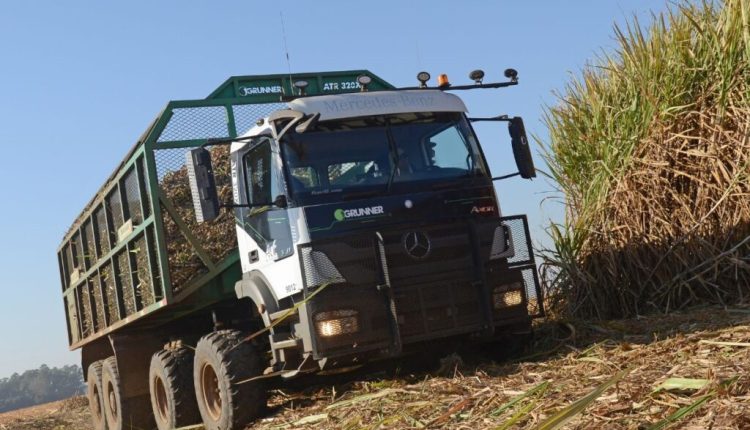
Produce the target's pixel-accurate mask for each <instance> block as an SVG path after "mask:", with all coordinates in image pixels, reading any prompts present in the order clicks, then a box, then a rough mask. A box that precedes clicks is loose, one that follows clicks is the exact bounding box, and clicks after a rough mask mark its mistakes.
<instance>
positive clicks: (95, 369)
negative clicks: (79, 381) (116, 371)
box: [86, 360, 107, 430]
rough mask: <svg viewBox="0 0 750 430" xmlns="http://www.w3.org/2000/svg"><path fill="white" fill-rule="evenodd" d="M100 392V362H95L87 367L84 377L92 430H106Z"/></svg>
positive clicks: (102, 398)
mask: <svg viewBox="0 0 750 430" xmlns="http://www.w3.org/2000/svg"><path fill="white" fill-rule="evenodd" d="M102 393H103V391H102V362H101V360H100V361H95V362H93V363H91V364H90V365H89V369H88V372H87V376H86V397H87V398H88V400H89V409H90V410H91V423H92V424H93V426H94V430H107V420H106V418H104V396H103V394H102Z"/></svg>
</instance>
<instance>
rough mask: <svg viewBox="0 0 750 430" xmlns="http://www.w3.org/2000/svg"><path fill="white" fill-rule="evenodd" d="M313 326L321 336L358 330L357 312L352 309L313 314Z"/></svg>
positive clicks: (338, 334)
mask: <svg viewBox="0 0 750 430" xmlns="http://www.w3.org/2000/svg"><path fill="white" fill-rule="evenodd" d="M315 328H316V329H317V331H318V334H319V335H320V336H322V337H332V336H340V335H342V334H350V333H356V332H358V331H359V312H357V311H355V310H352V309H344V310H338V311H328V312H321V313H319V314H316V315H315Z"/></svg>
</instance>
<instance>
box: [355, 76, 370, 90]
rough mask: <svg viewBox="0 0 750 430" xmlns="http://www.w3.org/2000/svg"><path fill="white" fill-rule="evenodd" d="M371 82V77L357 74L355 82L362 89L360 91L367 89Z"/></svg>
mask: <svg viewBox="0 0 750 430" xmlns="http://www.w3.org/2000/svg"><path fill="white" fill-rule="evenodd" d="M371 82H372V78H371V77H370V76H367V75H359V76H357V83H358V84H359V87H360V88H361V89H362V91H367V86H368V85H370V83H371Z"/></svg>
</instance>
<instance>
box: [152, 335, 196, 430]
mask: <svg viewBox="0 0 750 430" xmlns="http://www.w3.org/2000/svg"><path fill="white" fill-rule="evenodd" d="M148 385H149V392H150V393H151V409H152V410H153V412H154V419H155V420H156V427H157V428H158V429H159V430H171V429H175V428H178V427H185V426H189V425H192V424H198V423H200V421H201V416H200V413H199V412H198V405H197V404H196V403H195V386H194V385H193V351H192V350H191V349H190V348H188V347H185V346H179V347H174V348H170V349H164V350H161V351H159V352H157V353H156V354H154V355H153V357H151V365H150V367H149V372H148Z"/></svg>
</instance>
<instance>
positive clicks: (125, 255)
mask: <svg viewBox="0 0 750 430" xmlns="http://www.w3.org/2000/svg"><path fill="white" fill-rule="evenodd" d="M483 76H484V73H483V72H482V71H478V70H477V71H474V72H472V74H471V75H470V78H471V79H472V80H474V83H473V84H470V85H463V86H451V84H450V83H449V82H448V79H447V77H446V76H445V75H441V76H440V77H439V79H438V85H437V86H430V85H429V80H430V76H429V74H427V73H425V72H422V73H420V74H419V75H418V81H419V85H417V86H415V87H413V88H394V87H393V86H391V85H390V84H388V83H387V82H385V81H384V80H382V79H381V78H379V77H377V76H376V75H374V74H372V73H370V72H369V71H364V70H355V71H343V72H326V73H311V74H295V75H266V76H240V77H233V78H230V79H229V80H227V81H226V82H225V83H223V84H222V85H221V86H220V87H219V88H217V89H216V90H215V91H214V92H213V93H211V95H210V96H208V97H207V98H206V99H202V100H188V101H172V102H169V103H168V104H167V106H166V107H165V108H164V109H163V111H162V112H161V113H160V114H159V115H158V116H157V117H156V119H155V120H154V121H153V122H152V124H151V125H150V126H149V127H148V129H147V130H146V132H145V133H144V134H143V135H142V136H141V138H140V139H139V140H138V142H137V143H136V145H135V146H134V147H133V149H132V150H131V151H130V152H129V153H128V155H127V156H126V157H125V159H124V160H123V161H122V162H121V164H120V165H119V167H118V168H117V169H116V170H115V172H114V173H113V174H112V175H111V177H110V178H109V179H108V180H107V181H106V182H105V184H104V186H102V188H101V189H100V190H99V191H98V192H97V194H96V195H95V196H94V198H93V199H92V200H91V201H90V202H89V204H88V205H87V206H86V207H85V209H84V210H83V212H82V213H81V215H80V216H79V217H78V218H77V219H76V221H75V223H74V224H73V226H72V227H71V228H70V230H69V231H68V233H67V234H66V235H65V238H64V240H63V242H62V244H61V245H60V247H59V249H58V261H59V269H60V276H61V280H62V291H63V300H64V306H65V313H66V320H67V327H68V336H69V343H70V348H71V349H78V348H80V349H81V361H82V368H83V369H84V373H85V379H86V381H87V385H88V398H89V404H90V407H91V412H92V420H93V424H94V428H95V429H97V430H103V429H110V430H119V429H125V428H134V429H135V428H138V429H145V428H153V427H158V428H159V429H162V430H163V429H169V428H176V427H181V426H187V425H192V424H196V423H203V424H204V426H205V427H206V428H207V429H210V430H213V429H240V428H244V426H245V425H247V424H248V423H250V422H252V420H253V419H254V418H256V417H257V416H258V415H259V413H261V411H262V410H263V409H264V407H265V405H266V385H267V384H268V382H269V381H271V380H274V381H275V380H283V379H285V378H293V377H298V376H301V375H306V374H310V373H316V372H320V371H322V370H330V369H335V368H340V367H347V366H352V365H358V364H361V363H366V362H371V361H375V360H381V359H387V358H393V357H400V356H404V355H408V354H411V353H414V352H416V351H419V350H421V349H423V348H424V346H425V345H427V344H428V343H431V344H434V343H435V341H436V340H440V341H441V342H440V343H441V344H442V343H446V344H447V343H452V342H453V341H456V342H465V341H471V342H480V343H494V345H496V347H497V348H499V349H503V348H511V347H512V346H513V340H514V338H518V339H524V338H526V335H528V334H529V333H530V332H531V321H532V319H533V318H536V317H540V316H542V315H543V312H544V311H543V307H542V292H541V290H540V288H539V282H538V279H537V272H536V266H535V263H534V256H533V253H532V249H531V240H530V236H529V229H528V224H527V221H526V217H525V216H522V215H521V216H505V217H503V216H502V215H501V212H500V206H499V203H498V199H497V196H496V195H495V190H494V187H493V181H494V180H496V179H501V178H504V177H508V176H515V175H519V176H521V177H523V178H527V179H528V178H532V177H534V176H535V171H534V166H533V162H532V160H531V153H530V150H529V147H528V141H527V139H526V134H525V131H524V127H523V121H522V120H521V118H519V117H509V116H505V115H501V116H496V117H489V118H469V117H467V115H466V107H465V106H464V104H463V102H462V101H461V99H460V98H458V97H457V96H456V95H454V94H453V93H452V92H451V91H454V90H465V89H486V88H502V87H508V86H512V85H516V84H517V82H518V80H517V73H516V72H515V71H514V70H512V69H508V70H506V73H505V76H506V78H507V79H506V80H505V81H503V82H498V83H483V82H482V80H483ZM475 121H501V122H507V123H508V129H509V132H510V141H511V147H512V151H513V155H514V157H515V160H516V164H517V166H518V169H519V172H518V173H516V174H513V175H506V176H504V177H496V178H493V177H492V175H491V174H490V170H489V167H488V165H487V162H486V160H485V157H484V154H483V152H482V149H481V146H480V145H479V141H478V139H477V136H476V134H475V132H474V130H473V128H472V122H475ZM449 341H450V342H449Z"/></svg>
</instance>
